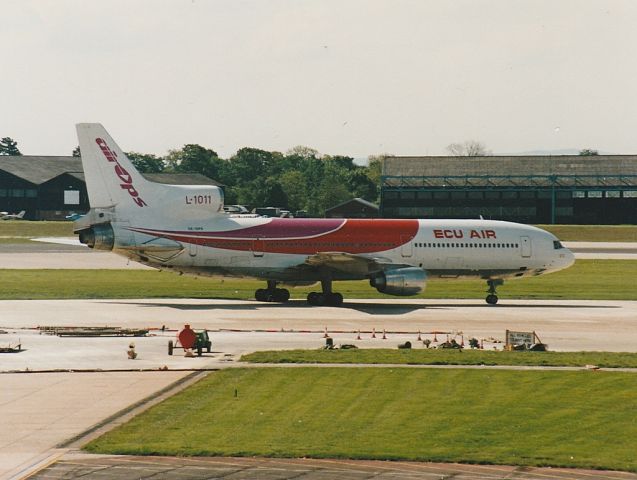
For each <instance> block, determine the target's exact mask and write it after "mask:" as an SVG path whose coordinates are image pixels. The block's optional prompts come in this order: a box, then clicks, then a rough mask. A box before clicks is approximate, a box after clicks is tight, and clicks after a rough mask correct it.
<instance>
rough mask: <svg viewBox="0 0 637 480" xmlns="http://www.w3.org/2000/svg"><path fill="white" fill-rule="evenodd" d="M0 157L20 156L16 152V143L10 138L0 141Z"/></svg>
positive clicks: (18, 152)
mask: <svg viewBox="0 0 637 480" xmlns="http://www.w3.org/2000/svg"><path fill="white" fill-rule="evenodd" d="M0 155H22V154H21V153H20V150H18V142H16V141H15V140H13V139H12V138H11V137H4V138H3V139H2V140H0Z"/></svg>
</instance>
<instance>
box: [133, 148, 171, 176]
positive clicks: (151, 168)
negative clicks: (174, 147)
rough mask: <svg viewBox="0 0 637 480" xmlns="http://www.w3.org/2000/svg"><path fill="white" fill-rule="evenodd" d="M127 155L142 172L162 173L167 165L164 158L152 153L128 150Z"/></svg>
mask: <svg viewBox="0 0 637 480" xmlns="http://www.w3.org/2000/svg"><path fill="white" fill-rule="evenodd" d="M126 156H127V157H128V159H129V160H130V161H131V163H132V164H133V165H134V166H135V168H136V169H137V170H139V171H140V172H142V173H161V172H163V171H164V168H165V167H166V165H165V164H164V160H163V159H161V158H157V157H156V156H155V155H153V154H152V153H137V152H126Z"/></svg>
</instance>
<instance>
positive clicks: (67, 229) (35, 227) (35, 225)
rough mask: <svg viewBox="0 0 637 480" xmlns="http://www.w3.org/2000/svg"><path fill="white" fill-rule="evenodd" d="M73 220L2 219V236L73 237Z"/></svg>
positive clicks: (0, 222)
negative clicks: (30, 220) (33, 220)
mask: <svg viewBox="0 0 637 480" xmlns="http://www.w3.org/2000/svg"><path fill="white" fill-rule="evenodd" d="M72 236H73V222H51V221H41V222H29V221H24V220H4V221H0V237H72Z"/></svg>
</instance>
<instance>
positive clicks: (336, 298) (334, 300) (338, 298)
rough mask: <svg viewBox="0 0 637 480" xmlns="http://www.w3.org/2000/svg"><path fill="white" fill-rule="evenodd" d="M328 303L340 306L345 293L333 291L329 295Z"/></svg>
mask: <svg viewBox="0 0 637 480" xmlns="http://www.w3.org/2000/svg"><path fill="white" fill-rule="evenodd" d="M328 300H329V301H328V302H327V304H328V305H331V306H333V307H340V306H341V305H343V295H341V294H340V293H332V294H331V295H330V296H329V297H328Z"/></svg>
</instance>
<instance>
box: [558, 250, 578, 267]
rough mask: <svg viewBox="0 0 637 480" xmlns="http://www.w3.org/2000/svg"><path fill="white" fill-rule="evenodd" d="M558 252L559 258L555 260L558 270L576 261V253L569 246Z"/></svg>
mask: <svg viewBox="0 0 637 480" xmlns="http://www.w3.org/2000/svg"><path fill="white" fill-rule="evenodd" d="M558 252H559V253H558V258H557V259H556V260H557V261H556V262H555V264H556V267H557V268H556V270H564V269H565V268H568V267H570V266H571V265H573V264H574V263H575V255H573V252H571V251H570V250H569V249H568V248H561V249H560V250H558Z"/></svg>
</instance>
